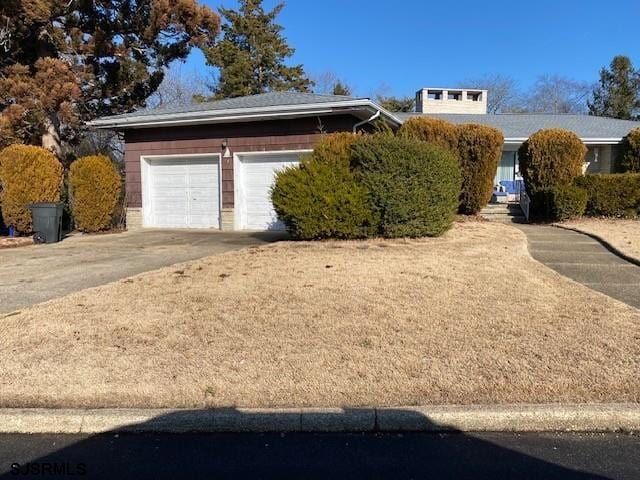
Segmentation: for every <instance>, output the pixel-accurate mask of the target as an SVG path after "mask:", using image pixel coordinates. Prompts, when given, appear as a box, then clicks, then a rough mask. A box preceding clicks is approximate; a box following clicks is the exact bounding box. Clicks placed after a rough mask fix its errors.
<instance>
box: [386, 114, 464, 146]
mask: <svg viewBox="0 0 640 480" xmlns="http://www.w3.org/2000/svg"><path fill="white" fill-rule="evenodd" d="M398 136H399V137H401V138H408V139H410V140H420V141H423V142H427V143H431V144H433V145H437V146H438V147H442V148H446V149H448V150H451V151H452V152H454V153H456V154H457V153H458V132H457V131H456V126H455V125H454V124H452V123H449V122H447V121H445V120H440V119H438V118H431V117H412V118H410V119H409V120H407V121H406V122H404V123H403V124H402V126H401V127H400V130H398Z"/></svg>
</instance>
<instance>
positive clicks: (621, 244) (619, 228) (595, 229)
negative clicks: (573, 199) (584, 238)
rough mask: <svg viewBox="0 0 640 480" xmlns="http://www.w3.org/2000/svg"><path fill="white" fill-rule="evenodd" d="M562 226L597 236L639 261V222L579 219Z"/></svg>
mask: <svg viewBox="0 0 640 480" xmlns="http://www.w3.org/2000/svg"><path fill="white" fill-rule="evenodd" d="M562 225H565V226H567V227H571V228H575V229H577V230H580V231H582V232H585V233H590V234H592V235H597V236H598V237H600V238H602V239H603V240H606V241H607V242H609V243H610V244H611V245H612V246H614V247H615V248H617V249H618V250H620V251H621V252H622V253H624V254H625V255H628V256H630V257H632V258H635V259H636V260H640V221H638V220H624V219H618V218H616V219H606V218H581V219H579V220H571V221H569V222H564V223H563V224H562Z"/></svg>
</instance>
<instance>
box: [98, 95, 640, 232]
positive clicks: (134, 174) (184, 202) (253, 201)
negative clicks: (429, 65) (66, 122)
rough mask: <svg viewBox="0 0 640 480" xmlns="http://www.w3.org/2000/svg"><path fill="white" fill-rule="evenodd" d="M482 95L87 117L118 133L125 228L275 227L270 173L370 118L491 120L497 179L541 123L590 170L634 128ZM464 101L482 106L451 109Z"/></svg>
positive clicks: (320, 98) (607, 162)
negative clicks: (406, 104)
mask: <svg viewBox="0 0 640 480" xmlns="http://www.w3.org/2000/svg"><path fill="white" fill-rule="evenodd" d="M450 91H454V93H455V94H454V95H450V94H449V92H450ZM434 92H436V93H439V94H440V95H445V93H444V92H446V96H445V97H444V98H443V97H439V98H435V97H437V95H436V94H435V93H434ZM469 92H471V93H469ZM458 93H459V95H458ZM425 95H427V98H425V97H424V96H425ZM470 95H471V96H470ZM431 97H434V98H431ZM486 99H487V92H486V91H482V90H461V91H458V90H447V89H423V90H420V91H419V92H418V94H417V100H420V101H422V105H421V106H420V107H418V110H419V111H417V112H415V113H404V114H400V113H398V114H392V113H390V112H387V111H385V110H384V109H383V108H381V107H380V106H378V105H377V104H375V103H374V102H372V101H371V100H369V99H354V98H351V97H341V96H330V95H328V96H325V95H315V94H299V93H275V92H274V93H268V94H263V95H255V96H251V97H242V98H239V99H230V100H223V101H219V102H212V103H209V104H200V105H197V106H195V107H189V108H186V109H178V110H176V109H173V110H171V109H168V110H154V111H149V112H142V113H133V114H127V115H121V116H117V117H108V118H105V119H101V120H97V121H95V122H93V126H95V127H98V128H112V129H119V130H121V131H123V132H124V137H125V172H126V198H127V227H128V228H129V229H136V228H141V227H144V228H210V229H222V230H279V229H282V228H283V225H282V224H281V223H280V222H279V221H278V218H277V216H276V214H275V212H274V211H273V208H272V205H271V201H270V189H271V186H272V185H273V181H274V176H275V173H276V172H277V171H279V170H281V169H283V168H286V167H288V166H292V165H296V164H297V163H298V162H299V160H300V157H301V156H303V155H305V154H307V153H309V152H310V151H311V150H312V149H313V147H314V145H315V144H316V143H317V142H318V140H319V139H320V138H321V136H322V135H323V134H326V133H333V132H352V131H359V130H362V129H365V130H366V129H368V128H370V125H371V124H372V122H374V121H382V122H384V123H386V124H387V125H388V126H389V127H391V128H393V129H396V128H398V127H399V126H400V125H401V124H402V122H403V121H405V120H406V119H408V118H410V117H412V116H415V115H428V116H433V117H437V118H442V119H445V120H448V121H450V122H453V123H482V124H486V125H491V126H493V127H495V128H498V129H499V130H501V131H502V132H503V135H504V137H505V145H504V149H503V155H502V158H501V161H500V164H499V166H498V169H497V172H496V177H495V184H496V185H498V184H500V183H501V182H505V181H507V182H508V181H514V180H517V179H518V178H519V168H518V157H517V150H518V148H519V146H520V145H521V144H522V142H523V141H524V140H526V139H527V138H528V137H529V136H530V135H531V134H532V133H534V132H536V131H537V130H539V129H541V128H565V129H567V130H571V131H574V132H575V133H576V134H577V135H578V136H579V137H580V138H581V139H582V140H583V142H584V143H585V144H586V145H587V147H588V149H589V151H588V154H587V158H586V163H585V170H586V171H587V172H590V173H595V172H613V171H614V169H615V161H614V159H615V154H616V148H617V145H618V144H619V143H620V141H621V140H622V137H624V136H625V135H626V134H627V133H628V132H629V131H630V130H631V129H633V128H638V127H640V122H629V121H623V120H613V119H606V118H600V117H588V116H581V115H542V114H537V115H536V114H504V115H490V114H486V113H483V111H486ZM459 102H463V104H461V106H458V105H457V104H458V103H459ZM448 103H452V104H453V106H452V107H451V109H450V110H447V108H446V105H447V104H448ZM465 103H466V104H468V105H465ZM465 108H466V109H472V110H473V109H478V108H479V110H477V111H476V110H473V113H469V111H467V112H466V113H458V112H461V111H464V109H465ZM431 109H434V110H433V111H432V110H431ZM420 110H421V111H420ZM443 111H444V112H443ZM447 111H448V112H449V113H447ZM451 112H455V113H451Z"/></svg>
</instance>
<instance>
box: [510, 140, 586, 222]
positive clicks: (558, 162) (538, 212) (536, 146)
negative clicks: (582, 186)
mask: <svg viewBox="0 0 640 480" xmlns="http://www.w3.org/2000/svg"><path fill="white" fill-rule="evenodd" d="M586 153H587V147H585V146H584V144H583V143H582V141H581V140H580V138H578V136H577V135H576V134H574V133H573V132H569V131H567V130H562V129H556V128H552V129H547V130H539V131H537V132H536V133H534V134H533V135H531V137H529V139H528V140H527V141H525V142H524V143H523V144H522V145H521V146H520V149H519V151H518V156H519V159H520V171H521V172H522V177H523V178H524V183H525V187H526V189H527V193H528V194H529V197H530V198H531V213H532V215H533V216H534V217H537V218H545V217H548V216H549V215H550V214H551V212H550V210H549V209H548V208H547V207H548V205H545V204H544V202H543V199H544V198H545V196H546V195H547V193H546V192H549V191H551V190H552V189H554V188H555V187H560V186H563V185H570V184H571V183H573V181H574V180H575V178H576V177H578V176H579V175H580V174H581V173H582V166H583V164H584V158H585V155H586Z"/></svg>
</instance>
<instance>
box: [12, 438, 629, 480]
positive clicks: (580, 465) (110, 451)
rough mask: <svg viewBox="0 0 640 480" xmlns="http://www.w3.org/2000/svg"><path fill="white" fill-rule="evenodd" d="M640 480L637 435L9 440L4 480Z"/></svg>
mask: <svg viewBox="0 0 640 480" xmlns="http://www.w3.org/2000/svg"><path fill="white" fill-rule="evenodd" d="M330 477H331V478H371V479H373V478H394V479H412V478H415V479H440V478H452V479H453V478H455V479H513V478H518V479H519V478H524V479H546V480H551V479H563V480H571V479H581V480H586V479H602V478H609V479H637V478H640V436H636V435H630V434H622V433H620V434H611V433H610V434H602V433H592V434H568V433H527V434H510V433H484V434H473V435H471V434H462V433H450V434H429V433H404V434H299V433H298V434H173V435H167V434H161V435H158V434H114V433H112V434H103V435H97V436H87V435H23V434H19V435H0V479H2V480H4V479H15V478H56V479H63V478H119V479H138V480H140V479H147V478H148V479H165V478H166V479H181V478H207V479H221V478H234V479H235V478H263V479H271V478H273V479H284V478H305V479H313V478H330Z"/></svg>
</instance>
